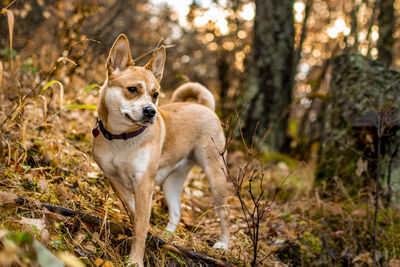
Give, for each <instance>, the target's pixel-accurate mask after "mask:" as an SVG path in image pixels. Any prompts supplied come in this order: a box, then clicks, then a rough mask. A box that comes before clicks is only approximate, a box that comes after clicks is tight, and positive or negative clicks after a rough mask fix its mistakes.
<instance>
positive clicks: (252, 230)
mask: <svg viewBox="0 0 400 267" xmlns="http://www.w3.org/2000/svg"><path fill="white" fill-rule="evenodd" d="M243 110H244V108H243V109H242V110H241V112H237V111H236V110H235V112H236V118H235V120H234V121H232V119H230V120H229V121H228V123H227V125H228V127H229V126H231V125H233V127H229V128H228V129H227V130H226V135H227V138H226V144H225V147H224V151H222V152H221V157H222V159H223V165H224V166H221V168H222V169H223V170H224V173H225V176H226V178H227V180H228V181H229V182H230V183H231V184H232V185H233V188H234V193H235V196H236V197H237V198H238V200H239V202H240V205H241V209H242V213H243V217H244V220H245V222H246V225H247V232H248V236H249V237H250V240H251V243H252V253H253V259H252V261H251V266H256V265H258V264H259V263H260V262H258V261H257V258H258V249H259V235H260V223H261V221H262V220H263V219H264V218H265V217H266V216H267V214H268V213H269V211H270V208H271V205H272V204H273V203H274V200H275V197H276V195H277V193H278V191H276V192H275V194H274V195H273V196H272V197H270V196H267V193H266V192H265V191H264V188H263V187H264V185H263V182H264V178H265V177H264V173H263V167H262V166H257V165H256V164H254V160H255V159H256V157H257V155H258V154H259V152H260V150H261V147H262V145H263V142H264V140H265V138H266V137H267V135H268V132H267V133H265V134H264V136H263V137H262V138H260V139H259V140H256V139H255V136H253V138H252V140H251V143H250V145H248V144H247V143H246V140H245V138H244V135H243V132H242V125H241V122H240V115H241V114H242V112H243ZM238 132H239V134H240V138H241V141H242V144H243V145H244V147H245V152H246V154H247V155H246V156H247V159H246V162H245V163H244V165H243V166H241V167H240V168H239V172H238V174H237V175H236V176H234V175H233V174H232V173H231V171H230V170H229V168H228V164H227V161H226V158H225V157H224V155H225V154H226V152H227V149H228V147H229V145H230V143H231V141H232V140H233V138H234V136H235V135H236V134H237V133H238ZM246 183H247V184H248V189H247V192H245V190H244V185H245V184H246ZM245 194H247V195H248V196H249V197H250V200H251V202H250V203H247V202H246V201H245Z"/></svg>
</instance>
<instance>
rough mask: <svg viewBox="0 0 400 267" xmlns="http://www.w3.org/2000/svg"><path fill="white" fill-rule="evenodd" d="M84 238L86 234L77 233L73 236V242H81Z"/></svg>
mask: <svg viewBox="0 0 400 267" xmlns="http://www.w3.org/2000/svg"><path fill="white" fill-rule="evenodd" d="M85 239H86V236H85V235H84V234H83V233H79V234H77V235H76V237H75V238H74V243H75V244H79V245H80V244H82V242H83V241H84V240H85Z"/></svg>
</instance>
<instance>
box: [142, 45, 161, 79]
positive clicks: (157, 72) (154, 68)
mask: <svg viewBox="0 0 400 267" xmlns="http://www.w3.org/2000/svg"><path fill="white" fill-rule="evenodd" d="M165 58H166V53H165V46H163V45H162V46H160V48H158V49H157V51H156V52H155V53H154V54H153V56H152V57H151V59H150V60H149V62H147V64H146V66H145V68H146V69H148V70H150V71H151V72H153V74H154V76H155V77H156V79H157V80H158V81H159V82H160V81H161V78H162V76H163V71H164V64H165Z"/></svg>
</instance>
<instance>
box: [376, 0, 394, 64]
mask: <svg viewBox="0 0 400 267" xmlns="http://www.w3.org/2000/svg"><path fill="white" fill-rule="evenodd" d="M393 4H394V0H380V3H379V10H380V12H379V17H378V22H379V39H378V52H379V60H380V61H382V62H383V63H384V64H385V65H386V66H390V65H391V64H392V59H393V43H394V42H393V32H394V27H395V16H394V7H393Z"/></svg>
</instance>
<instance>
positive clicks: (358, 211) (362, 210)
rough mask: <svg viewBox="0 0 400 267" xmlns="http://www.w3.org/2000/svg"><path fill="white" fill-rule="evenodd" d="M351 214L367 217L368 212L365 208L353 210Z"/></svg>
mask: <svg viewBox="0 0 400 267" xmlns="http://www.w3.org/2000/svg"><path fill="white" fill-rule="evenodd" d="M351 215H353V216H357V217H365V216H367V212H366V211H365V209H359V210H353V211H352V212H351Z"/></svg>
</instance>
